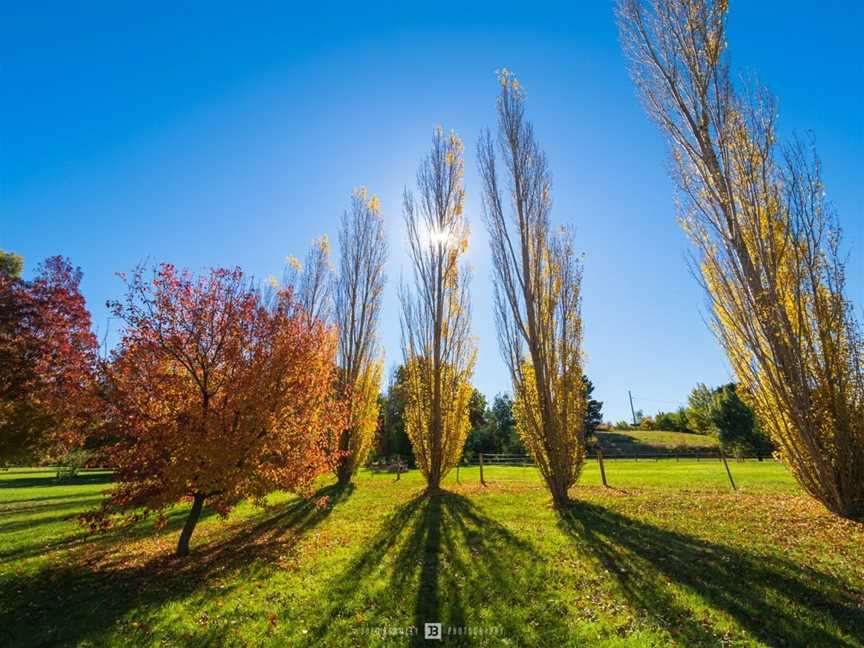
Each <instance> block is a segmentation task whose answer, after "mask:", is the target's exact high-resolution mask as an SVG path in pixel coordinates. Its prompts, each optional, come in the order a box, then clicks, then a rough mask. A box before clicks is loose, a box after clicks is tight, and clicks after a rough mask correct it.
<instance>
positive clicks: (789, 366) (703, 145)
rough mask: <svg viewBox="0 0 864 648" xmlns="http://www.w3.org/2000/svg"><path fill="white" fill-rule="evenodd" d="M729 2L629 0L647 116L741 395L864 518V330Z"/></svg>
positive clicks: (844, 511)
mask: <svg viewBox="0 0 864 648" xmlns="http://www.w3.org/2000/svg"><path fill="white" fill-rule="evenodd" d="M727 10H728V3H727V2H726V1H725V0H688V1H686V2H685V1H683V0H622V1H621V2H620V3H619V22H620V28H621V34H622V39H623V41H624V44H625V49H626V51H627V54H628V55H629V57H630V59H631V61H632V68H631V70H632V75H633V79H634V81H635V82H636V84H637V86H638V88H639V90H640V93H641V95H642V99H643V101H644V104H645V107H646V109H647V111H648V113H649V115H650V116H651V117H652V118H653V119H654V120H655V121H656V122H657V123H658V124H659V125H660V126H661V128H662V129H663V130H664V131H665V132H666V135H667V139H668V141H669V144H670V148H671V151H672V157H673V161H674V170H675V178H676V180H677V182H678V187H679V189H680V198H681V207H682V213H681V222H682V225H683V227H684V229H685V231H686V232H687V234H688V235H689V236H690V238H691V240H692V242H693V245H694V248H695V250H696V254H695V255H694V256H695V264H696V265H697V266H698V268H699V272H700V274H701V278H702V281H703V284H704V286H705V288H706V291H707V294H708V297H709V300H710V305H711V310H712V320H713V321H712V324H713V328H714V330H715V332H716V334H717V337H718V339H719V341H720V343H721V344H722V345H723V347H724V349H725V351H726V354H727V357H728V358H729V362H730V364H731V366H732V367H733V369H734V370H735V373H736V375H737V377H738V379H739V381H740V382H741V383H742V385H743V387H744V390H743V394H742V395H743V397H744V398H746V399H747V400H748V401H749V404H750V405H752V406H753V408H754V410H755V411H756V414H757V417H758V419H759V424H760V426H761V428H762V430H764V431H765V432H767V433H768V435H769V436H770V437H771V440H772V441H773V442H774V443H775V444H776V445H777V447H778V449H779V453H780V455H781V457H782V458H783V460H784V462H785V463H786V465H787V466H788V467H789V468H790V470H791V471H792V473H793V474H794V475H795V477H796V478H797V480H798V482H799V483H800V484H801V486H802V487H803V488H805V489H806V490H807V491H808V492H809V493H810V494H811V495H813V496H814V497H815V498H816V499H818V500H819V501H820V502H822V503H823V504H824V505H825V506H826V507H827V508H828V509H829V510H831V511H832V512H834V513H836V514H838V515H841V516H844V517H849V518H857V519H862V518H864V342H862V340H864V331H862V328H861V326H860V322H859V321H857V320H856V317H855V313H854V310H853V307H852V305H851V304H850V302H849V301H848V299H847V297H846V293H845V291H846V267H845V260H844V254H843V252H842V250H841V245H840V228H839V224H838V222H837V219H836V215H835V214H834V212H833V210H832V208H831V205H830V203H829V202H828V201H827V199H826V196H825V188H824V186H823V183H822V175H821V165H820V163H819V160H818V158H817V157H816V156H815V154H813V153H812V152H811V151H808V150H807V147H805V146H804V145H803V144H802V143H801V142H793V143H791V144H786V145H782V144H780V143H778V135H777V118H778V112H777V107H776V100H775V99H774V98H773V97H772V96H771V94H770V93H769V92H768V91H767V90H765V89H764V88H762V87H760V86H758V85H753V86H750V87H747V88H746V89H745V91H744V92H741V91H739V89H738V88H737V87H736V83H734V82H733V77H732V75H731V73H730V66H729V60H728V56H727V54H726V14H727Z"/></svg>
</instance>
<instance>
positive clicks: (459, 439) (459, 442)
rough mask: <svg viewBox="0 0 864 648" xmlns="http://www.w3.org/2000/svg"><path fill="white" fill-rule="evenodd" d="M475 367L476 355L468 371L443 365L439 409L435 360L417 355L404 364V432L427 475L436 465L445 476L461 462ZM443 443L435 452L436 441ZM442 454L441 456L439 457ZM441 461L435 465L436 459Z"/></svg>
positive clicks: (419, 466) (468, 426) (418, 463)
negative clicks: (471, 375)
mask: <svg viewBox="0 0 864 648" xmlns="http://www.w3.org/2000/svg"><path fill="white" fill-rule="evenodd" d="M472 369H473V359H472V361H471V366H469V367H468V370H467V371H462V372H459V371H455V370H454V368H453V367H452V366H449V365H445V366H443V367H441V372H440V379H439V382H440V386H439V389H440V392H441V398H440V400H439V401H438V402H439V403H440V411H439V412H437V413H436V412H435V411H434V407H433V402H434V400H435V399H434V398H433V395H434V393H435V370H434V367H433V366H432V363H429V362H426V361H425V360H423V359H415V360H413V361H410V362H408V363H407V364H406V365H405V375H406V381H405V384H406V387H407V399H406V403H405V414H404V422H405V432H406V433H407V435H408V438H409V439H410V440H411V446H412V447H413V448H414V455H415V457H416V459H417V467H418V468H419V469H420V471H421V472H422V473H423V474H424V475H425V476H426V477H427V478H429V476H430V475H431V474H432V473H433V472H435V470H436V468H437V470H438V472H439V474H440V475H441V478H443V477H444V476H445V475H446V474H447V473H448V472H449V471H450V470H452V469H453V468H454V467H455V466H456V464H457V463H458V462H459V458H460V457H461V456H462V448H463V447H464V446H465V440H466V439H467V437H468V431H469V429H470V427H471V424H470V421H469V419H468V402H469V400H470V398H471V391H472V388H471V384H470V382H469V381H468V376H470V374H471V370H472ZM436 415H437V416H440V436H437V438H436V434H435V432H434V430H435V429H436V427H437V426H436V425H435V423H436V421H435V419H436ZM436 443H438V444H440V452H438V453H436V452H435V444H436ZM437 457H440V459H437ZM436 460H437V461H440V466H438V467H436V466H435V462H436Z"/></svg>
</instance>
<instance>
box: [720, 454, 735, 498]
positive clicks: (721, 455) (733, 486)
mask: <svg viewBox="0 0 864 648" xmlns="http://www.w3.org/2000/svg"><path fill="white" fill-rule="evenodd" d="M720 459H721V460H722V461H723V465H724V466H726V474H727V475H729V483H730V484H732V490H738V489H737V488H736V487H735V481H734V480H733V479H732V472H731V471H730V470H729V464H728V463H726V455H725V454H723V448H720Z"/></svg>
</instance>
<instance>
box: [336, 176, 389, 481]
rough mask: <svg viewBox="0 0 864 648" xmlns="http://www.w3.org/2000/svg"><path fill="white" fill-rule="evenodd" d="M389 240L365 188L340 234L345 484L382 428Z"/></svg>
mask: <svg viewBox="0 0 864 648" xmlns="http://www.w3.org/2000/svg"><path fill="white" fill-rule="evenodd" d="M386 260H387V241H386V238H385V236H384V220H383V218H382V216H381V210H380V205H379V202H378V197H377V196H375V195H372V196H370V195H369V192H368V191H367V190H366V189H365V188H361V189H358V190H357V191H355V192H354V193H353V195H352V196H351V208H350V210H349V211H346V212H345V214H344V215H343V216H342V223H341V228H340V231H339V276H338V277H337V279H336V281H335V289H334V291H333V292H334V315H335V320H336V326H337V328H338V330H339V346H338V353H337V359H338V364H339V393H340V396H341V397H342V399H343V400H344V402H345V404H346V407H347V409H348V418H347V426H346V427H345V429H344V430H342V431H341V433H340V435H339V446H338V447H339V450H340V451H341V452H342V457H341V459H340V461H339V465H338V466H337V470H336V473H337V476H338V477H339V481H340V482H341V483H343V484H344V483H347V482H348V481H350V480H351V478H352V477H353V475H354V473H356V472H357V469H358V468H359V467H360V466H361V465H363V462H364V461H365V460H366V456H367V455H368V454H369V450H370V448H371V447H372V441H373V437H374V436H375V429H376V427H377V424H378V393H379V391H380V389H381V374H382V370H383V350H382V349H381V346H380V344H379V342H378V319H379V316H380V312H381V300H382V297H383V292H384V280H385V276H384V263H385V261H386Z"/></svg>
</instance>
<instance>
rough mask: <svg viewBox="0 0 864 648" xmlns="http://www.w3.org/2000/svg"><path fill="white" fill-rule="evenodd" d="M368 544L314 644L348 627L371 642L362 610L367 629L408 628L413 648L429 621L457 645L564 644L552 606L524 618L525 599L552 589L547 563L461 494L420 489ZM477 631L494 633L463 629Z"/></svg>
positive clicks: (337, 588) (332, 593) (333, 587)
mask: <svg viewBox="0 0 864 648" xmlns="http://www.w3.org/2000/svg"><path fill="white" fill-rule="evenodd" d="M364 547H365V548H364V550H363V551H362V552H361V553H360V554H359V555H357V556H356V557H355V558H354V559H353V560H352V561H351V563H350V564H349V566H348V567H347V568H346V569H345V570H344V571H343V572H342V573H341V574H340V575H339V576H338V577H336V578H335V579H333V581H332V582H331V583H330V584H329V586H328V588H327V590H326V592H325V593H324V597H325V598H326V600H327V601H329V608H328V609H327V612H326V613H325V615H324V617H323V619H322V621H321V622H320V624H319V625H318V626H317V627H316V628H315V629H314V630H311V631H310V635H309V638H308V642H309V645H316V646H317V645H328V644H330V643H333V642H338V641H342V642H343V643H344V638H345V633H346V632H355V633H358V634H357V637H356V639H357V644H358V645H363V644H365V643H368V642H369V638H368V637H366V636H363V635H362V634H359V632H358V631H357V630H356V627H355V626H354V624H353V621H352V619H353V618H354V617H355V616H356V615H358V614H361V615H363V616H364V617H366V618H368V619H369V624H367V625H368V627H367V632H369V631H373V630H374V629H375V628H379V629H380V627H381V626H382V625H388V626H391V627H397V626H398V627H400V628H403V629H405V630H407V631H408V634H407V636H406V637H400V640H401V642H402V643H404V642H405V641H406V640H407V642H408V643H409V644H410V645H412V646H421V645H429V644H428V643H427V642H426V640H425V639H424V625H425V624H426V623H440V624H441V627H442V632H443V639H444V641H445V643H447V644H448V645H451V646H463V645H464V646H469V645H478V644H484V645H489V644H490V642H491V643H493V644H497V643H500V642H502V641H504V640H506V641H508V642H509V643H510V644H511V645H518V646H527V645H563V644H564V643H566V640H567V629H566V625H565V619H563V618H562V616H561V615H560V614H557V613H556V610H554V609H552V608H549V609H547V610H543V611H542V612H538V609H537V608H534V609H533V610H532V612H531V614H532V616H531V617H530V618H523V617H520V612H521V610H520V609H519V608H520V607H522V606H523V604H524V602H525V598H524V597H525V596H526V595H528V593H529V592H531V593H533V595H534V596H542V592H543V591H544V590H546V589H547V588H548V582H547V578H546V571H545V570H546V565H545V562H544V561H543V560H542V559H541V558H540V557H539V556H538V555H537V554H536V553H535V552H534V549H533V547H532V546H531V544H530V543H528V542H525V541H524V540H522V539H520V538H518V537H517V536H515V535H514V534H513V533H512V532H511V531H510V530H509V529H507V528H506V527H504V526H503V525H501V524H500V523H498V522H496V521H495V520H493V519H491V518H489V517H487V516H486V515H484V514H483V513H482V511H481V510H480V509H478V508H477V507H476V506H475V505H474V504H472V503H471V501H470V500H468V499H466V498H465V497H463V496H461V495H458V494H456V493H452V492H447V491H438V492H434V493H428V492H420V493H418V494H417V495H416V496H415V497H413V498H412V499H411V500H410V501H408V502H407V503H406V504H404V505H403V506H401V507H400V508H398V509H397V510H396V511H395V512H394V513H393V514H392V515H390V516H388V517H387V518H386V519H385V520H384V522H383V523H382V525H381V529H380V531H379V532H378V533H377V534H376V536H374V537H373V538H372V540H371V541H370V542H368V543H365V544H364ZM529 621H531V622H533V623H529ZM472 630H473V631H477V630H482V631H484V632H487V633H490V634H489V635H487V636H486V637H485V638H483V639H479V638H478V637H477V636H476V635H469V634H467V633H468V632H470V631H472ZM380 638H381V637H379V639H380Z"/></svg>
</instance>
